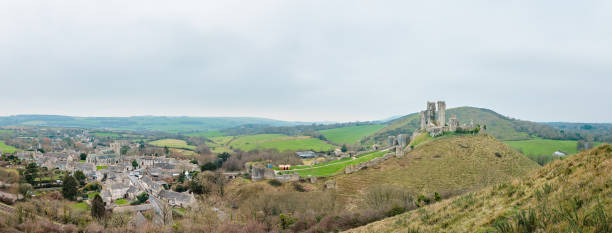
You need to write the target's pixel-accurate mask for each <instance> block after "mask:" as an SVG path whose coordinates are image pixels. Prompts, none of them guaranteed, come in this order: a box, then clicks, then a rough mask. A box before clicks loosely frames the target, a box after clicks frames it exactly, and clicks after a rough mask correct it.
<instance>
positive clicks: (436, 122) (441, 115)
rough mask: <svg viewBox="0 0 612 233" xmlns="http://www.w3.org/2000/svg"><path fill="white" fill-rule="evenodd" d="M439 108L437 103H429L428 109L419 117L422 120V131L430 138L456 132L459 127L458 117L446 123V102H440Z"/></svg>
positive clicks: (453, 117)
mask: <svg viewBox="0 0 612 233" xmlns="http://www.w3.org/2000/svg"><path fill="white" fill-rule="evenodd" d="M437 104H438V107H437V109H436V103H435V102H427V109H426V110H425V111H421V112H420V113H419V116H420V118H421V128H420V129H421V130H422V131H425V132H427V133H429V135H430V136H432V137H435V136H438V135H441V134H443V133H444V132H455V131H457V128H458V127H459V121H458V120H457V116H452V117H450V118H449V119H448V122H446V102H444V101H438V103H437Z"/></svg>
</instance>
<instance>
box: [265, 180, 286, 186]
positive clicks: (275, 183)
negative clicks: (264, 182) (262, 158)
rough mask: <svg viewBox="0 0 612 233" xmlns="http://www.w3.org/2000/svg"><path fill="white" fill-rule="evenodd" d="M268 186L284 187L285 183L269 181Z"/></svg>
mask: <svg viewBox="0 0 612 233" xmlns="http://www.w3.org/2000/svg"><path fill="white" fill-rule="evenodd" d="M268 184H270V185H272V186H274V187H279V186H281V185H283V183H281V182H280V181H278V180H268Z"/></svg>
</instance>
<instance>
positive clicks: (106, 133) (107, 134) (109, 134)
mask: <svg viewBox="0 0 612 233" xmlns="http://www.w3.org/2000/svg"><path fill="white" fill-rule="evenodd" d="M91 134H92V135H94V136H97V137H110V138H119V137H121V135H119V134H118V133H111V132H93V133H91Z"/></svg>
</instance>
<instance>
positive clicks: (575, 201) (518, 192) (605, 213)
mask: <svg viewBox="0 0 612 233" xmlns="http://www.w3.org/2000/svg"><path fill="white" fill-rule="evenodd" d="M611 186H612V145H610V144H606V145H601V146H599V147H597V148H595V149H592V150H589V151H584V152H580V153H578V154H576V155H574V156H571V157H569V158H567V159H564V160H557V161H555V162H553V163H550V164H548V165H546V166H544V167H543V168H541V169H539V170H537V171H535V172H532V173H531V174H530V175H528V176H526V177H524V178H522V179H516V180H514V181H512V182H506V183H503V184H498V185H494V186H492V187H489V188H487V189H483V190H480V191H478V192H474V193H468V194H465V195H462V196H459V197H455V198H452V199H449V200H444V201H442V202H439V203H436V204H433V205H430V206H426V207H424V208H420V209H417V210H413V211H410V212H408V213H405V214H401V215H398V216H395V217H391V218H387V219H384V220H382V221H379V222H375V223H372V224H369V225H366V226H363V227H360V228H356V229H352V230H349V231H348V232H408V231H410V232H612V188H610V187H611Z"/></svg>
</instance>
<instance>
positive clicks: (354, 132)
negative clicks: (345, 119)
mask: <svg viewBox="0 0 612 233" xmlns="http://www.w3.org/2000/svg"><path fill="white" fill-rule="evenodd" d="M384 127H385V125H360V126H350V127H342V128H335V129H327V130H321V131H319V132H320V133H321V134H322V135H323V136H325V138H327V140H328V141H330V142H332V143H336V144H340V145H341V144H353V143H356V142H359V140H361V139H362V138H363V137H365V136H368V135H371V134H373V133H375V132H376V131H378V130H380V129H382V128H384Z"/></svg>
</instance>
